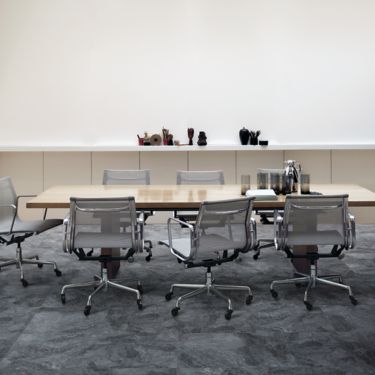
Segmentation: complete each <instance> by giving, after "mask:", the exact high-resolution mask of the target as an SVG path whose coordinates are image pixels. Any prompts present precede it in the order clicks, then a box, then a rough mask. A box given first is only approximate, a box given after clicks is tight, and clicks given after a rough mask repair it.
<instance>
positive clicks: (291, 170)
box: [284, 160, 301, 194]
mask: <svg viewBox="0 0 375 375" xmlns="http://www.w3.org/2000/svg"><path fill="white" fill-rule="evenodd" d="M284 168H285V194H290V193H296V192H297V191H298V183H299V178H300V175H301V164H300V163H298V162H297V161H296V160H285V161H284Z"/></svg>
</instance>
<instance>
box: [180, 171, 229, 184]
mask: <svg viewBox="0 0 375 375" xmlns="http://www.w3.org/2000/svg"><path fill="white" fill-rule="evenodd" d="M177 185H224V172H223V171H177Z"/></svg>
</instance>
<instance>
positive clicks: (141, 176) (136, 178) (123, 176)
mask: <svg viewBox="0 0 375 375" xmlns="http://www.w3.org/2000/svg"><path fill="white" fill-rule="evenodd" d="M103 185H150V171H149V170H148V169H140V170H112V169H105V170H104V172H103ZM152 215H154V212H153V211H137V216H138V225H139V229H140V239H139V240H140V246H139V250H140V251H141V252H142V251H143V250H145V251H146V252H147V256H146V261H150V260H151V257H152V250H151V249H152V242H151V241H150V240H145V239H144V225H145V223H146V220H147V218H148V217H149V216H152Z"/></svg>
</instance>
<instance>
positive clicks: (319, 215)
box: [270, 195, 357, 310]
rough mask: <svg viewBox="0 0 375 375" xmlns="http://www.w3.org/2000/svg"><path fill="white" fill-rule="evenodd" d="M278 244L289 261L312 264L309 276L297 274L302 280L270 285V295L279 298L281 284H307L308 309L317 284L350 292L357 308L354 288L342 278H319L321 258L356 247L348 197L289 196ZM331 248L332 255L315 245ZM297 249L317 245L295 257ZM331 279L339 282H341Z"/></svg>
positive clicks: (278, 226) (280, 221)
mask: <svg viewBox="0 0 375 375" xmlns="http://www.w3.org/2000/svg"><path fill="white" fill-rule="evenodd" d="M275 245H276V248H277V249H278V250H284V251H285V252H286V254H287V256H288V258H291V259H292V260H293V259H299V258H302V259H307V260H308V261H309V262H310V265H311V267H310V274H309V275H307V274H303V273H301V272H296V274H297V275H299V276H300V277H295V278H293V279H287V280H277V281H273V282H272V283H271V286H270V291H271V294H272V296H273V297H274V298H276V297H277V295H278V294H277V292H276V290H275V289H274V287H275V285H280V284H300V283H304V282H306V283H307V288H306V290H305V294H304V303H305V306H306V308H307V309H308V310H311V309H312V304H311V302H310V301H309V299H308V296H309V291H310V289H311V288H312V287H315V286H316V285H317V284H318V283H320V284H326V285H331V286H335V287H339V288H342V289H345V290H347V291H348V292H349V298H350V301H351V302H352V303H353V304H354V305H356V304H357V300H356V299H355V298H354V295H353V293H352V289H351V287H350V286H348V285H344V284H343V282H342V278H341V276H340V275H327V276H318V266H317V264H318V259H320V258H332V257H339V258H340V257H343V255H344V254H342V251H343V250H344V249H346V250H347V249H352V248H353V247H354V246H355V220H354V217H353V216H352V215H351V214H350V213H349V212H348V195H325V196H324V195H321V196H287V197H286V201H285V209H284V218H282V217H280V216H279V217H278V218H277V221H276V234H275ZM323 245H328V246H332V249H331V251H330V252H328V253H327V252H326V253H322V252H317V251H316V248H315V246H323ZM295 246H314V247H313V249H312V251H309V249H308V248H307V249H308V250H307V253H306V254H295V253H294V252H293V247H295ZM330 279H338V281H339V282H338V283H337V282H334V281H331V280H330Z"/></svg>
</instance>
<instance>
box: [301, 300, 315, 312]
mask: <svg viewBox="0 0 375 375" xmlns="http://www.w3.org/2000/svg"><path fill="white" fill-rule="evenodd" d="M303 303H304V304H305V306H306V309H307V310H309V311H311V310H312V308H313V306H312V304H311V303H310V302H309V301H304V302H303Z"/></svg>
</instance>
